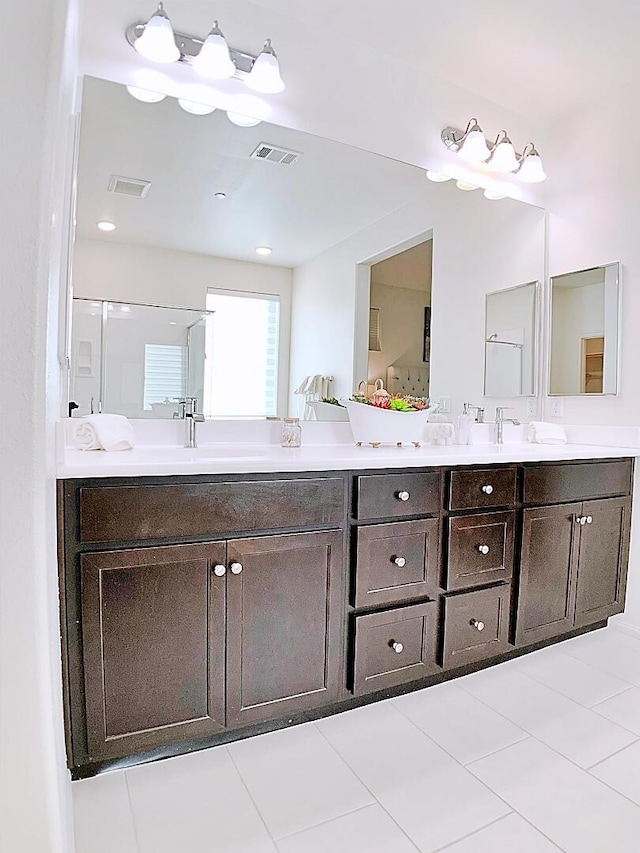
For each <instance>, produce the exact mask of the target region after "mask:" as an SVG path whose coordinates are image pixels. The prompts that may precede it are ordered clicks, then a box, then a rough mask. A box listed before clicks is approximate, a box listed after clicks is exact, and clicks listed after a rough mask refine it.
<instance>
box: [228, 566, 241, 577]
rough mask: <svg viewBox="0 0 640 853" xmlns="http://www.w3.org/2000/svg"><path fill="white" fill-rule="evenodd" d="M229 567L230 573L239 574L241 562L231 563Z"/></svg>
mask: <svg viewBox="0 0 640 853" xmlns="http://www.w3.org/2000/svg"><path fill="white" fill-rule="evenodd" d="M229 568H230V569H231V574H232V575H239V574H240V573H241V572H242V563H231V565H230V566H229Z"/></svg>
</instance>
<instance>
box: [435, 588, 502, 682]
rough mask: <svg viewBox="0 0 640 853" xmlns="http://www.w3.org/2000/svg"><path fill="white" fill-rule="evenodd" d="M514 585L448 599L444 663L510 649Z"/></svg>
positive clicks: (449, 664)
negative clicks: (509, 635) (511, 600)
mask: <svg viewBox="0 0 640 853" xmlns="http://www.w3.org/2000/svg"><path fill="white" fill-rule="evenodd" d="M510 594H511V587H510V585H506V584H504V585H502V586H496V587H492V588H491V589H478V590H475V591H474V592H463V593H460V594H459V595H452V596H448V597H446V598H445V600H444V650H443V662H442V665H443V666H444V667H446V668H448V669H452V668H454V667H458V666H464V665H465V664H468V663H473V662H474V661H479V660H483V659H485V658H489V657H493V655H498V654H501V653H502V652H505V651H506V650H507V638H508V631H509V598H510Z"/></svg>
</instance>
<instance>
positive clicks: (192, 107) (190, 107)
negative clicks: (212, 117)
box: [178, 98, 216, 116]
mask: <svg viewBox="0 0 640 853" xmlns="http://www.w3.org/2000/svg"><path fill="white" fill-rule="evenodd" d="M178 103H179V104H180V106H181V107H182V109H183V110H184V111H185V112H186V113H191V115H194V116H208V115H209V114H210V113H213V112H215V109H216V108H215V107H212V106H211V104H199V103H198V102H197V101H187V100H185V99H184V98H178Z"/></svg>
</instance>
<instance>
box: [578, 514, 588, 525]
mask: <svg viewBox="0 0 640 853" xmlns="http://www.w3.org/2000/svg"><path fill="white" fill-rule="evenodd" d="M586 523H587V516H586V515H583V516H581V518H580V524H582V526H583V527H584V525H585V524H586Z"/></svg>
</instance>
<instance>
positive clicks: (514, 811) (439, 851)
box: [432, 777, 567, 853]
mask: <svg viewBox="0 0 640 853" xmlns="http://www.w3.org/2000/svg"><path fill="white" fill-rule="evenodd" d="M474 778H477V777H474ZM478 781H479V780H478ZM496 796H497V794H496ZM514 815H517V817H519V818H522V820H523V821H524V822H525V823H527V824H529V826H530V827H531V828H532V829H534V830H535V831H536V832H537V833H538V834H539V835H541V836H542V837H543V838H545V839H546V840H547V841H548V842H549V844H552V845H553V846H554V847H555V848H556V849H557V850H560V851H561V853H567V851H566V850H565V848H564V847H560V845H559V844H558V843H557V842H555V841H554V840H553V839H552V838H549V836H548V835H546V834H545V833H544V832H543V831H542V830H541V829H540V827H538V826H536V825H535V824H534V823H532V822H531V821H530V820H528V818H526V817H525V816H524V815H522V814H520V812H519V811H518V810H517V809H512V811H511V812H510V813H509V814H505V815H502V817H499V818H496V819H495V820H492V821H491V823H488V824H487V825H486V826H481V827H480V829H475V830H474V831H473V832H470V833H469V834H468V835H465V836H464V838H460V839H458V841H452V842H451V844H447V845H446V846H445V847H438V848H437V850H433V851H432V853H446V851H447V850H450V849H451V848H452V847H453V846H454V845H456V844H459V843H460V841H466V840H467V839H470V838H473V836H474V835H478V833H480V832H484V830H485V829H488V828H489V827H490V826H495V825H496V824H497V823H500V822H501V821H503V820H507V819H508V818H510V817H513V816H514Z"/></svg>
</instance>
